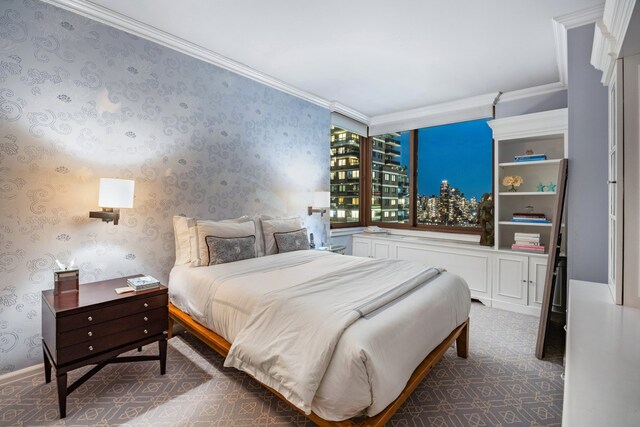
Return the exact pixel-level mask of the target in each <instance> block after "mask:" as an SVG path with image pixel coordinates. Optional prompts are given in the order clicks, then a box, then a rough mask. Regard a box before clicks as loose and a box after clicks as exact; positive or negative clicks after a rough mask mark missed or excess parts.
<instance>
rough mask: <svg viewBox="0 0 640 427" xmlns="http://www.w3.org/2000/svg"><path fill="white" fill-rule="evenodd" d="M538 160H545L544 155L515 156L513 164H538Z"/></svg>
mask: <svg viewBox="0 0 640 427" xmlns="http://www.w3.org/2000/svg"><path fill="white" fill-rule="evenodd" d="M540 160H547V155H546V154H524V155H522V156H515V157H514V158H513V161H514V162H539V161H540Z"/></svg>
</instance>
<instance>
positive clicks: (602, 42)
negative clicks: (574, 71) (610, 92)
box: [591, 0, 636, 86]
mask: <svg viewBox="0 0 640 427" xmlns="http://www.w3.org/2000/svg"><path fill="white" fill-rule="evenodd" d="M635 3H636V1H635V0H608V1H607V2H606V3H605V6H604V13H603V16H602V20H600V21H598V22H597V23H596V28H595V32H594V35H593V48H592V49H591V65H593V66H594V67H596V69H598V70H600V71H602V79H601V81H602V84H604V85H606V86H608V85H609V84H610V83H611V79H612V78H613V74H614V73H613V71H614V69H615V65H616V59H618V56H619V55H620V49H622V43H623V42H624V36H625V34H626V32H627V28H628V27H629V22H631V16H632V15H633V8H634V6H635Z"/></svg>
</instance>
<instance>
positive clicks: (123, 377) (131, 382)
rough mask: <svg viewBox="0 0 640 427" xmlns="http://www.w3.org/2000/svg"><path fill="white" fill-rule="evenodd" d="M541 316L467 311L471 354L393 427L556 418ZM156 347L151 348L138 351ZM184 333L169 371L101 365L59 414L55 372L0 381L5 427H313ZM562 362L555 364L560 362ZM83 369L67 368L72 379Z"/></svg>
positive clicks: (449, 367) (557, 403)
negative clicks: (538, 354) (539, 345)
mask: <svg viewBox="0 0 640 427" xmlns="http://www.w3.org/2000/svg"><path fill="white" fill-rule="evenodd" d="M537 327H538V319H537V318H534V317H531V316H525V315H521V314H517V313H511V312H507V311H501V310H496V309H490V308H486V307H484V306H482V305H481V304H479V303H474V304H472V308H471V343H470V345H471V347H470V357H469V359H466V360H465V359H460V358H458V357H457V356H456V353H455V349H450V350H449V351H448V353H447V355H446V356H445V357H444V359H443V360H442V361H441V362H440V363H439V364H438V365H437V366H436V367H435V368H434V370H433V371H432V372H431V374H430V375H429V376H428V377H427V379H426V380H425V381H424V382H423V383H422V384H421V385H420V387H419V388H418V389H417V390H416V391H415V392H414V393H413V395H412V396H411V397H410V399H409V400H408V401H407V402H406V403H405V404H404V405H403V406H402V408H401V409H400V410H399V411H398V412H397V413H396V415H395V416H394V417H393V418H392V420H391V422H390V423H389V425H391V426H436V427H440V426H442V427H444V426H457V427H460V426H550V425H560V422H561V415H562V393H563V382H562V380H561V378H560V374H561V373H562V371H563V369H562V366H561V362H562V355H561V354H560V355H559V356H558V357H555V358H554V357H551V360H550V361H547V360H546V361H544V362H543V361H539V360H537V359H536V358H535V357H534V348H535V339H536V332H537ZM156 352H157V346H155V345H153V346H148V347H146V348H145V349H144V350H143V354H144V353H148V354H153V353H156ZM222 361H223V359H222V358H221V357H220V356H218V355H217V354H216V353H214V352H213V351H212V350H210V349H209V348H207V347H206V346H204V345H203V344H201V343H200V342H199V341H197V340H196V339H195V338H193V337H192V336H190V335H188V334H186V333H185V334H180V335H179V336H177V337H175V338H173V339H171V340H170V341H169V350H168V361H167V375H165V376H160V372H159V366H158V363H157V362H141V363H132V364H115V365H109V366H107V367H105V368H104V369H103V370H102V371H101V372H100V373H98V374H97V375H96V376H95V377H93V378H92V379H91V380H89V381H88V382H86V383H85V384H83V385H82V386H80V387H79V388H78V389H77V390H76V391H75V392H73V393H72V394H71V395H70V396H69V397H68V401H67V418H66V419H64V420H60V419H58V406H57V394H56V388H55V385H54V384H55V379H54V381H52V382H51V383H50V384H45V383H44V378H43V377H41V376H33V377H31V378H27V379H24V380H21V381H18V382H14V383H11V384H9V385H6V386H4V387H2V388H0V425H2V426H54V425H55V426H120V425H130V426H134V425H135V426H220V427H225V426H234V427H235V426H261V427H271V426H290V425H294V426H306V425H311V423H309V422H308V421H307V420H306V419H305V418H304V416H302V415H300V414H298V413H297V412H296V411H294V410H293V409H291V408H290V407H289V406H288V405H286V404H285V403H283V402H282V401H280V400H279V399H278V398H276V397H275V396H274V395H272V394H271V393H270V392H269V391H267V390H265V389H263V388H262V387H261V386H260V385H259V384H257V383H256V382H255V381H254V380H253V379H251V378H249V377H248V376H247V375H245V374H243V373H241V372H239V371H236V370H233V369H227V368H224V367H223V366H222ZM558 362H560V364H559V363H558ZM85 371H86V369H79V370H77V371H74V372H72V373H70V374H69V383H71V382H72V381H74V380H75V379H76V378H78V377H80V376H81V375H82V373H83V372H85Z"/></svg>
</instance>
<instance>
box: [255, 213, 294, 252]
mask: <svg viewBox="0 0 640 427" xmlns="http://www.w3.org/2000/svg"><path fill="white" fill-rule="evenodd" d="M301 228H302V221H301V220H300V218H299V217H295V218H282V219H263V220H262V232H263V234H264V251H265V254H266V255H273V254H277V253H278V248H277V246H276V239H275V238H274V237H273V233H282V232H287V231H296V230H300V229H301Z"/></svg>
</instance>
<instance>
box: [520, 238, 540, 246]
mask: <svg viewBox="0 0 640 427" xmlns="http://www.w3.org/2000/svg"><path fill="white" fill-rule="evenodd" d="M514 244H515V245H524V246H540V240H518V239H516V240H515V243H514Z"/></svg>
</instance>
